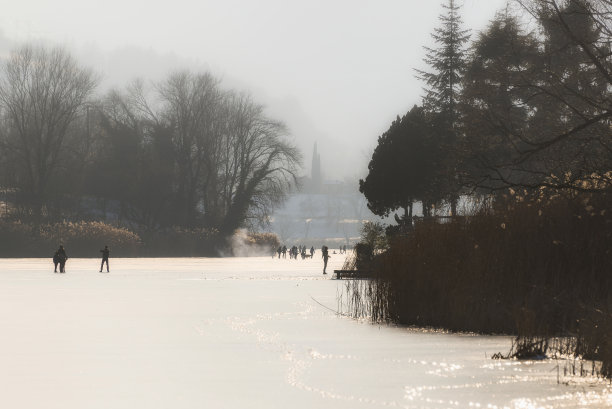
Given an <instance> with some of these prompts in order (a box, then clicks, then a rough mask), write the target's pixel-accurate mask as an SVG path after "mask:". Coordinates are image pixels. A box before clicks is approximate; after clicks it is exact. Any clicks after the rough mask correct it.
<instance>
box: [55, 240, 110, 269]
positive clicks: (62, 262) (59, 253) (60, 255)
mask: <svg viewBox="0 0 612 409" xmlns="http://www.w3.org/2000/svg"><path fill="white" fill-rule="evenodd" d="M100 253H102V263H101V264H100V273H101V272H102V270H103V269H104V264H105V263H106V272H107V273H110V269H109V267H108V258H109V257H110V249H109V248H108V246H104V248H103V249H102V250H100ZM67 260H68V256H67V255H66V249H65V248H64V245H62V244H61V245H60V246H59V248H58V249H57V250H56V251H55V253H54V254H53V265H54V266H55V268H54V270H53V272H54V273H57V272H58V271H57V266H58V265H59V269H60V271H59V273H65V272H66V261H67Z"/></svg>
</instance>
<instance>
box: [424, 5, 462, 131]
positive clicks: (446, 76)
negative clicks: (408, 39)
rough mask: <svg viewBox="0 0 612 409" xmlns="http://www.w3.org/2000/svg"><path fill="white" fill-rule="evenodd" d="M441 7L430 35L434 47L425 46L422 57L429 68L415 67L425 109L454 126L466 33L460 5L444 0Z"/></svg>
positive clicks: (451, 126) (446, 123)
mask: <svg viewBox="0 0 612 409" xmlns="http://www.w3.org/2000/svg"><path fill="white" fill-rule="evenodd" d="M442 7H443V8H444V9H446V11H447V12H446V14H442V15H440V17H439V20H440V23H441V25H440V27H438V28H436V29H434V32H433V33H432V35H431V36H432V37H433V39H434V41H435V43H436V45H437V47H435V48H429V47H425V50H426V55H425V59H424V61H425V63H427V65H428V66H429V67H430V68H431V71H422V70H417V73H418V75H417V76H418V78H419V79H421V80H423V81H425V84H426V87H425V96H424V98H423V104H424V107H425V109H426V110H428V111H430V112H434V113H438V114H440V118H439V121H441V123H442V124H443V125H444V127H445V128H447V129H448V130H454V129H455V128H456V126H457V120H458V115H457V99H458V98H457V96H458V95H459V92H460V84H461V77H462V75H463V72H464V70H465V65H466V59H467V56H466V53H467V51H466V48H465V45H466V42H467V41H468V40H469V38H470V34H469V30H464V29H462V20H461V16H460V15H459V9H460V6H458V5H457V4H456V2H455V0H448V4H443V5H442ZM452 136H454V135H452Z"/></svg>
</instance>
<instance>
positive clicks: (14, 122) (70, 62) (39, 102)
mask: <svg viewBox="0 0 612 409" xmlns="http://www.w3.org/2000/svg"><path fill="white" fill-rule="evenodd" d="M96 84H97V78H96V77H95V76H94V74H93V73H92V71H90V70H88V69H85V68H81V67H80V66H79V65H78V64H77V62H76V61H75V60H74V58H72V57H71V56H70V54H68V53H67V52H66V51H65V50H63V49H61V48H53V49H51V50H48V49H45V48H43V47H34V46H24V47H22V48H19V49H17V50H15V51H13V52H12V53H11V54H10V55H9V57H8V59H7V60H6V61H4V62H3V64H2V65H1V66H0V107H1V108H0V109H1V110H2V115H3V117H4V120H5V124H6V129H5V134H4V135H3V138H2V144H3V147H4V148H5V149H6V150H7V151H10V152H11V153H12V154H13V155H15V156H16V157H17V158H19V163H20V168H21V169H20V173H21V176H22V178H23V183H22V188H23V189H24V190H25V192H27V193H28V195H29V196H30V203H31V204H32V205H33V210H34V211H35V212H37V213H38V212H40V210H41V206H42V205H43V204H44V200H45V197H46V195H47V193H48V192H47V190H48V187H49V183H50V180H51V178H52V177H53V176H54V172H55V171H56V169H57V167H58V165H59V164H60V161H61V160H62V153H63V150H64V149H65V141H66V136H67V135H68V133H69V131H70V128H71V126H73V125H74V123H75V121H76V119H77V118H78V116H79V115H80V114H82V113H83V107H84V104H85V103H86V101H87V99H88V98H89V97H90V95H91V94H92V92H93V90H94V88H95V87H96Z"/></svg>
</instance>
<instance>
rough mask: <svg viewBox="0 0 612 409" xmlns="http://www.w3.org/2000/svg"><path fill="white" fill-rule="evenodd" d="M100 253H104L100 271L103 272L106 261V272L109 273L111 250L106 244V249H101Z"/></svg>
mask: <svg viewBox="0 0 612 409" xmlns="http://www.w3.org/2000/svg"><path fill="white" fill-rule="evenodd" d="M100 253H102V264H100V272H102V268H103V267H104V263H106V272H107V273H109V272H110V271H109V269H108V256H110V250H109V249H108V246H104V249H102V250H100Z"/></svg>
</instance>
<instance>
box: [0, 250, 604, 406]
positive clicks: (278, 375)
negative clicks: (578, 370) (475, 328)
mask: <svg viewBox="0 0 612 409" xmlns="http://www.w3.org/2000/svg"><path fill="white" fill-rule="evenodd" d="M342 261H343V260H342V257H341V256H339V255H332V258H331V260H330V266H329V270H330V271H332V270H333V269H334V268H339V267H340V266H341V264H342ZM110 262H111V273H110V274H100V273H98V272H97V271H98V269H99V260H97V259H70V260H69V261H68V264H67V271H68V273H67V274H53V265H52V263H51V260H50V259H11V260H7V259H2V260H0V328H1V331H2V332H1V335H0V408H10V409H21V408H45V409H55V408H57V409H94V408H99V409H116V408H125V409H140V408H143V409H154V408H164V409H182V408H190V409H192V408H241V409H243V408H265V409H272V408H283V409H286V408H308V409H321V408H350V409H359V408H389V407H391V408H393V407H396V408H452V407H456V408H530V409H531V408H607V407H611V408H612V388H611V387H610V385H609V383H606V382H602V381H598V380H596V379H588V378H587V379H585V378H562V381H564V382H567V383H568V385H564V384H561V385H559V384H557V363H556V362H552V361H544V362H516V361H495V360H492V359H490V356H491V355H492V354H493V353H496V352H504V353H506V352H507V351H508V350H509V348H510V339H509V338H508V337H490V336H474V335H453V334H443V333H431V332H425V331H418V330H410V329H403V328H391V327H385V326H377V325H371V324H367V323H361V322H356V321H354V320H351V319H348V318H345V317H342V316H338V315H336V314H335V313H334V312H333V311H331V310H336V309H337V308H338V305H337V295H338V294H339V292H341V290H342V288H343V285H344V284H343V283H342V282H340V281H336V280H330V279H329V277H330V276H329V275H328V276H323V275H322V274H321V269H322V262H321V261H320V259H318V258H317V259H315V260H297V261H295V260H288V259H285V260H283V259H281V260H278V259H274V260H272V259H271V258H267V257H263V258H228V259H205V258H191V259H188V258H184V259H113V258H111V260H110ZM323 306H326V307H328V308H325V307H323ZM330 309H331V310H330ZM561 372H562V371H561Z"/></svg>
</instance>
